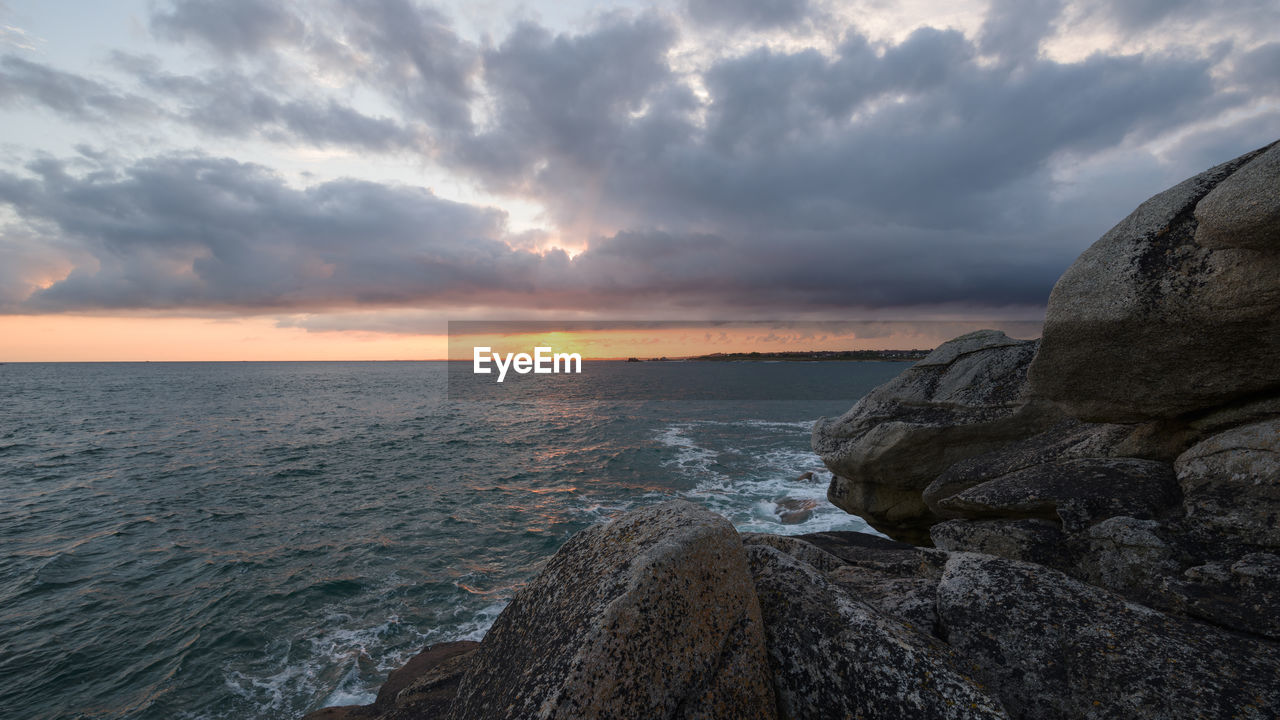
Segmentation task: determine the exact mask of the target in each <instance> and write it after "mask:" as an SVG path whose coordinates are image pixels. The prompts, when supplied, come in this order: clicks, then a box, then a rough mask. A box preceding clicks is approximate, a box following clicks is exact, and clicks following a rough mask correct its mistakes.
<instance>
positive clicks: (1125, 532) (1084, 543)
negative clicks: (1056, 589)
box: [1069, 517, 1182, 608]
mask: <svg viewBox="0 0 1280 720" xmlns="http://www.w3.org/2000/svg"><path fill="white" fill-rule="evenodd" d="M1166 534H1167V533H1166V530H1165V528H1164V527H1163V526H1162V525H1161V524H1160V523H1159V522H1157V521H1155V520H1139V519H1137V518H1132V517H1113V518H1108V519H1107V520H1104V521H1102V522H1100V523H1098V524H1097V525H1094V526H1093V527H1091V528H1089V529H1088V530H1087V531H1085V532H1084V533H1083V536H1082V537H1081V538H1080V540H1079V542H1078V543H1074V544H1075V545H1077V546H1078V549H1077V550H1076V551H1075V554H1076V556H1077V560H1076V565H1075V568H1074V569H1073V570H1072V571H1070V572H1069V574H1070V575H1072V576H1074V577H1076V578H1078V579H1081V580H1084V581H1086V582H1089V583H1092V584H1094V585H1097V586H1099V587H1103V588H1106V589H1108V590H1110V591H1111V592H1114V593H1117V594H1119V595H1122V596H1124V597H1126V598H1128V599H1130V600H1136V601H1138V602H1142V603H1144V604H1146V605H1151V606H1155V607H1160V608H1164V607H1166V606H1168V605H1169V604H1170V603H1169V600H1168V599H1167V598H1166V597H1165V593H1164V592H1163V589H1162V588H1163V587H1164V584H1165V581H1166V579H1167V578H1171V577H1176V576H1177V575H1178V574H1179V573H1181V572H1182V565H1181V564H1180V562H1179V555H1180V553H1179V550H1178V548H1177V547H1176V546H1175V545H1174V544H1173V543H1170V542H1168V541H1167V540H1166V537H1165V536H1166Z"/></svg>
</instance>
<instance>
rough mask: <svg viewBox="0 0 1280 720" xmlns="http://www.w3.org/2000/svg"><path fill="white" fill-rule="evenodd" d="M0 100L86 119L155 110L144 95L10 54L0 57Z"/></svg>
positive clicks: (147, 113)
mask: <svg viewBox="0 0 1280 720" xmlns="http://www.w3.org/2000/svg"><path fill="white" fill-rule="evenodd" d="M0 103H3V104H6V105H15V104H19V103H22V104H28V105H37V106H42V107H45V108H48V109H50V110H52V111H54V112H56V113H59V114H61V115H64V116H66V117H69V118H71V119H73V120H79V121H86V122H101V121H112V122H115V121H122V120H128V119H135V118H140V117H143V118H145V117H152V116H155V115H156V114H157V108H156V106H155V105H154V104H153V103H152V102H150V101H149V100H147V99H145V98H142V97H140V96H137V95H133V94H129V93H125V92H121V91H119V90H117V89H115V88H113V87H112V86H110V85H108V84H106V83H103V82H99V81H97V80H93V79H90V78H86V77H83V76H80V75H76V74H73V73H67V72H62V71H60V70H56V69H54V68H50V67H48V66H46V65H42V64H40V63H35V62H31V61H29V60H24V59H22V58H19V57H15V56H12V55H6V56H4V57H3V58H0Z"/></svg>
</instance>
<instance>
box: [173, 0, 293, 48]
mask: <svg viewBox="0 0 1280 720" xmlns="http://www.w3.org/2000/svg"><path fill="white" fill-rule="evenodd" d="M151 31H152V32H153V33H155V34H156V35H158V36H160V37H162V38H165V39H168V40H173V41H178V42H181V41H186V40H192V41H196V42H199V43H200V44H202V45H204V46H206V47H208V48H210V49H212V50H214V51H215V52H217V53H220V54H224V55H237V54H254V53H258V52H261V51H262V50H264V49H266V48H268V47H270V46H271V45H273V44H274V43H278V42H285V41H289V40H293V39H296V38H297V36H298V35H299V34H301V32H302V31H303V23H302V21H301V20H300V19H299V18H298V17H296V16H295V15H294V14H293V13H292V12H291V11H290V9H289V4H288V3H281V2H278V1H276V0H173V2H171V3H170V5H169V7H167V8H161V9H157V10H155V11H154V13H153V14H152V15H151Z"/></svg>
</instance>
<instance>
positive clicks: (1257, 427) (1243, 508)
mask: <svg viewBox="0 0 1280 720" xmlns="http://www.w3.org/2000/svg"><path fill="white" fill-rule="evenodd" d="M1175 467H1176V468H1177V472H1178V482H1179V484H1180V485H1181V486H1182V493H1183V505H1184V506H1185V508H1186V513H1187V518H1188V520H1190V521H1192V522H1194V523H1196V524H1197V525H1199V526H1200V527H1201V528H1203V529H1204V530H1205V531H1206V532H1208V533H1210V534H1216V535H1222V536H1226V537H1227V538H1230V539H1233V540H1235V541H1238V542H1240V543H1244V544H1249V545H1256V546H1259V547H1262V548H1280V419H1272V420H1264V421H1262V422H1257V423H1252V424H1249V425H1242V426H1239V427H1236V428H1232V429H1230V430H1227V431H1224V432H1221V433H1218V434H1217V435H1213V436H1211V437H1209V438H1207V439H1205V440H1203V441H1201V442H1199V443H1197V444H1196V445H1194V446H1192V447H1191V448H1190V449H1188V450H1187V451H1186V452H1185V453H1183V454H1182V455H1181V456H1179V457H1178V460H1177V462H1176V463H1175Z"/></svg>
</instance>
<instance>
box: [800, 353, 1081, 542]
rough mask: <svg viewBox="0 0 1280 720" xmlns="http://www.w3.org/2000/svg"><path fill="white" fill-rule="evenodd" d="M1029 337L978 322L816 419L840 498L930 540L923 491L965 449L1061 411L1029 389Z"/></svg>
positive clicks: (831, 494) (1006, 437)
mask: <svg viewBox="0 0 1280 720" xmlns="http://www.w3.org/2000/svg"><path fill="white" fill-rule="evenodd" d="M1036 347H1037V343H1036V342H1035V341H1023V340H1015V339H1012V338H1010V337H1008V336H1006V335H1005V334H1004V333H1002V332H999V331H995V330H980V331H978V332H974V333H969V334H968V335H963V336H961V337H958V338H956V339H954V340H951V341H950V342H947V343H944V344H943V345H940V346H939V347H938V348H937V349H935V350H934V351H933V352H932V353H930V354H929V356H928V357H926V358H925V359H924V360H921V361H920V362H918V363H916V364H915V365H914V366H912V367H911V368H909V369H908V370H906V371H905V372H903V373H902V374H901V375H899V376H898V377H897V378H895V379H893V380H891V381H890V382H888V383H886V384H884V385H882V386H880V387H878V388H876V389H875V390H873V391H872V392H871V393H870V394H868V395H867V396H866V397H864V398H863V399H862V400H860V401H858V403H857V404H856V405H854V406H853V408H852V409H850V410H849V412H847V413H845V414H844V415H843V416H841V417H840V418H838V419H836V420H828V419H827V418H821V419H819V420H818V422H817V423H815V424H814V427H813V435H812V445H813V449H814V451H815V452H817V453H818V455H819V456H820V457H821V458H822V461H823V462H824V463H825V464H826V466H827V467H828V468H829V469H830V470H831V471H832V473H833V474H834V477H833V479H832V482H831V486H830V488H829V490H828V492H827V497H828V499H830V500H831V502H832V503H834V504H835V505H836V506H837V507H840V508H842V509H844V510H846V511H848V512H850V513H854V514H856V515H860V516H862V517H863V518H864V519H866V521H867V522H868V523H870V524H871V526H872V527H874V528H875V529H877V530H879V531H881V532H883V533H885V534H887V535H889V536H890V537H893V538H895V539H899V540H903V541H906V542H912V543H916V544H920V543H927V542H928V528H929V526H930V525H932V524H934V523H935V522H937V520H938V518H937V517H936V516H935V515H934V513H933V512H932V511H931V510H930V509H929V507H928V506H927V505H926V504H925V502H924V500H923V498H922V497H921V491H922V490H923V489H924V488H925V487H927V486H928V485H929V484H930V483H931V482H932V481H933V479H934V478H935V477H937V476H938V474H939V473H941V472H942V471H944V470H946V469H947V468H948V467H950V466H951V465H953V464H955V463H956V462H959V461H960V460H963V459H965V458H968V457H972V456H974V455H978V454H981V453H985V452H988V451H990V450H994V449H996V448H998V447H1000V446H1002V445H1004V444H1005V443H1008V442H1010V441H1012V440H1016V439H1018V438H1023V437H1026V436H1028V435H1032V434H1035V433H1037V432H1039V431H1040V430H1043V429H1045V428H1047V427H1049V426H1051V425H1052V424H1054V423H1055V422H1057V421H1058V420H1060V419H1061V415H1060V414H1059V413H1058V412H1057V411H1056V410H1055V409H1053V408H1052V407H1050V406H1049V405H1047V404H1046V403H1043V402H1038V401H1036V400H1035V399H1034V398H1032V397H1030V396H1028V394H1027V392H1026V372H1027V367H1028V365H1029V364H1030V362H1031V358H1032V356H1034V354H1035V351H1036Z"/></svg>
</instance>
